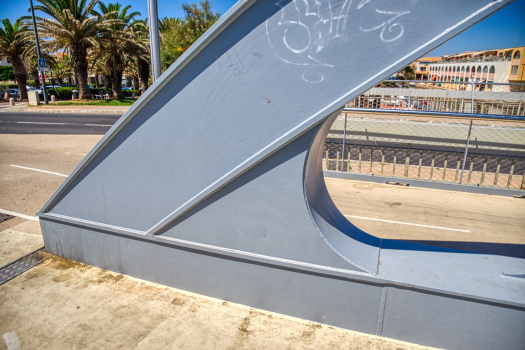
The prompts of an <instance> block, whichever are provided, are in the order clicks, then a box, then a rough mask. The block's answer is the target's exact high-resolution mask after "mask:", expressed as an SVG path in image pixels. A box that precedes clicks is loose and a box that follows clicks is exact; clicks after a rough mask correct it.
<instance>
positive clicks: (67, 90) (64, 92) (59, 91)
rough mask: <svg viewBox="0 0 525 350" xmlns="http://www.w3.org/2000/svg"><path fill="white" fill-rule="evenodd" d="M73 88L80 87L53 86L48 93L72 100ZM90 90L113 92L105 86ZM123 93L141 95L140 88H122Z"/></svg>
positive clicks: (92, 91) (93, 93)
mask: <svg viewBox="0 0 525 350" xmlns="http://www.w3.org/2000/svg"><path fill="white" fill-rule="evenodd" d="M73 90H78V88H77V87H59V88H53V89H48V90H47V94H48V95H49V96H51V95H54V96H55V97H56V98H57V99H60V100H71V97H72V96H73ZM89 92H90V93H91V95H99V94H100V93H101V92H102V93H104V92H110V94H111V89H104V88H100V89H89ZM122 93H123V94H124V96H127V97H131V94H133V93H135V96H137V97H138V96H140V91H139V90H122ZM40 95H42V93H40Z"/></svg>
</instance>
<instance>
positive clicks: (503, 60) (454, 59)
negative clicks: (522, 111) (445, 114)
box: [412, 46, 525, 91]
mask: <svg viewBox="0 0 525 350" xmlns="http://www.w3.org/2000/svg"><path fill="white" fill-rule="evenodd" d="M524 54H525V46H521V47H512V48H506V49H495V50H485V51H469V52H463V53H459V54H456V55H445V56H442V57H440V58H436V57H427V58H422V59H419V60H417V61H416V62H414V63H413V64H412V66H413V67H414V71H415V73H416V79H417V80H432V81H437V82H439V81H444V82H445V81H455V82H466V83H468V82H472V81H474V82H485V83H520V84H523V83H525V56H524ZM469 85H470V84H468V85H467V84H447V83H443V84H442V87H444V88H449V89H460V90H470V87H469ZM476 90H492V91H518V90H520V91H523V90H525V89H524V88H523V87H521V89H520V87H519V86H509V85H493V86H490V85H489V86H487V85H476Z"/></svg>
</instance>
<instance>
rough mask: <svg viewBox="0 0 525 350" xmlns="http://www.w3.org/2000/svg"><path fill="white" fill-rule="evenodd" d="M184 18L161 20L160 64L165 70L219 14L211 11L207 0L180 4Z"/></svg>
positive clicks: (215, 20)
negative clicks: (162, 30)
mask: <svg viewBox="0 0 525 350" xmlns="http://www.w3.org/2000/svg"><path fill="white" fill-rule="evenodd" d="M182 9H183V10H184V13H185V15H184V20H180V19H178V18H176V19H174V18H172V19H165V18H163V19H162V21H161V25H160V28H164V32H162V42H161V51H160V54H161V65H162V69H163V70H166V69H167V68H168V67H169V66H171V64H172V63H173V62H175V60H177V59H178V58H179V57H180V56H181V55H182V54H183V53H184V52H185V51H186V50H187V49H188V48H189V47H190V46H191V45H192V44H193V43H194V42H195V41H197V39H199V38H200V36H201V35H202V34H204V33H205V32H206V31H207V30H208V29H209V28H210V27H211V26H212V25H213V24H214V23H215V22H217V20H218V19H219V18H220V14H219V13H216V12H213V10H212V8H211V3H210V2H209V1H208V0H204V1H201V3H200V7H199V5H197V4H195V3H193V4H191V5H190V4H187V3H183V4H182Z"/></svg>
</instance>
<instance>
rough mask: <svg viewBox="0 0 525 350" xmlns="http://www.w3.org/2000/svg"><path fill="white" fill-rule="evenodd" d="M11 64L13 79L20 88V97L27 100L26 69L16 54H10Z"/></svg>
mask: <svg viewBox="0 0 525 350" xmlns="http://www.w3.org/2000/svg"><path fill="white" fill-rule="evenodd" d="M10 59H11V64H12V65H13V72H14V74H15V80H16V83H17V84H18V89H19V90H20V99H21V100H27V88H26V85H27V70H26V67H25V65H24V61H22V60H21V59H20V57H18V56H11V57H10Z"/></svg>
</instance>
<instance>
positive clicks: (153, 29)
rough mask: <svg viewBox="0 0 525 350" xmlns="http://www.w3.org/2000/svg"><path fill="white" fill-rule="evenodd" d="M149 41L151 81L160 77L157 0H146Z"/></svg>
mask: <svg viewBox="0 0 525 350" xmlns="http://www.w3.org/2000/svg"><path fill="white" fill-rule="evenodd" d="M148 18H149V43H150V51H151V73H152V74H151V76H152V78H153V82H155V80H157V79H158V78H159V77H160V44H159V17H158V12H157V0H148Z"/></svg>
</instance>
